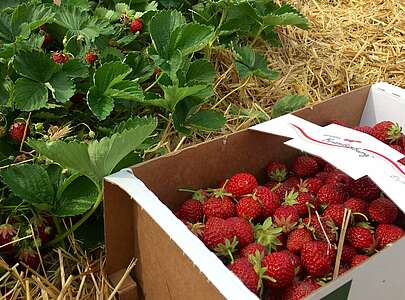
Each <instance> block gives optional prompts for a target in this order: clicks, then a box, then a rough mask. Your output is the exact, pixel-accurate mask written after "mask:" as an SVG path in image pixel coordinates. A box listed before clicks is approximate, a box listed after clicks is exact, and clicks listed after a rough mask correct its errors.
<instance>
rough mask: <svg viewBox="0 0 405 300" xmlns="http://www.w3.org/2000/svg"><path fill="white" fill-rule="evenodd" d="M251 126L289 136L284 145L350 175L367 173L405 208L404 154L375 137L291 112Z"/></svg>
mask: <svg viewBox="0 0 405 300" xmlns="http://www.w3.org/2000/svg"><path fill="white" fill-rule="evenodd" d="M251 129H253V130H258V131H262V132H267V133H271V134H275V135H280V136H286V137H290V138H292V139H291V140H289V141H287V142H285V144H286V145H288V146H290V147H293V148H296V149H298V150H301V151H305V152H307V153H309V154H312V155H315V156H319V157H321V158H323V159H324V160H326V161H327V162H329V163H331V164H333V165H334V166H335V167H337V168H339V169H340V170H342V171H343V172H345V173H346V174H348V175H349V176H350V177H352V178H353V179H359V178H361V177H363V176H365V175H368V176H369V177H370V178H371V179H372V180H373V181H374V182H375V183H376V184H377V185H378V186H379V187H380V188H381V190H382V191H383V192H384V193H385V194H386V195H387V196H388V197H389V198H391V199H392V200H393V201H394V202H395V203H396V204H397V205H398V206H399V207H400V208H401V209H402V210H403V211H405V196H404V191H405V166H403V165H402V164H400V163H399V162H398V161H399V160H400V159H402V158H404V155H403V154H401V153H399V152H398V151H396V150H394V149H393V148H391V147H390V146H388V145H386V144H384V143H382V142H381V141H379V140H377V139H375V138H374V137H372V136H370V135H368V134H364V133H362V132H359V131H356V130H353V129H351V128H347V127H343V126H340V125H336V124H331V125H328V126H325V127H321V126H318V125H316V124H313V123H311V122H308V121H306V120H304V119H301V118H299V117H296V116H293V115H284V116H282V117H280V118H277V119H274V120H270V121H268V122H265V123H262V124H259V125H257V126H253V127H252V128H251Z"/></svg>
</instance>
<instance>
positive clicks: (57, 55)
mask: <svg viewBox="0 0 405 300" xmlns="http://www.w3.org/2000/svg"><path fill="white" fill-rule="evenodd" d="M52 60H53V61H54V62H55V63H57V64H61V65H63V64H65V63H67V62H68V61H69V55H67V54H65V53H62V52H59V51H56V52H53V53H52Z"/></svg>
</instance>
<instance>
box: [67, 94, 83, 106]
mask: <svg viewBox="0 0 405 300" xmlns="http://www.w3.org/2000/svg"><path fill="white" fill-rule="evenodd" d="M85 97H86V95H85V94H83V93H80V92H77V93H76V94H74V95H73V96H72V97H70V101H71V102H73V103H75V104H79V103H83V102H84V98H85Z"/></svg>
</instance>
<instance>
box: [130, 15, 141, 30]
mask: <svg viewBox="0 0 405 300" xmlns="http://www.w3.org/2000/svg"><path fill="white" fill-rule="evenodd" d="M142 29H143V21H142V20H141V19H139V18H134V20H133V21H132V23H131V26H130V30H131V32H132V33H136V32H141V31H142Z"/></svg>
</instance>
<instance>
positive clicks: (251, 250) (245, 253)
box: [240, 243, 267, 257]
mask: <svg viewBox="0 0 405 300" xmlns="http://www.w3.org/2000/svg"><path fill="white" fill-rule="evenodd" d="M256 251H259V253H260V255H262V256H263V257H264V256H266V255H267V249H266V248H265V247H264V246H263V245H262V244H259V243H251V244H249V245H247V246H245V248H243V249H242V250H241V251H240V256H242V257H249V255H255V253H256Z"/></svg>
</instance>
